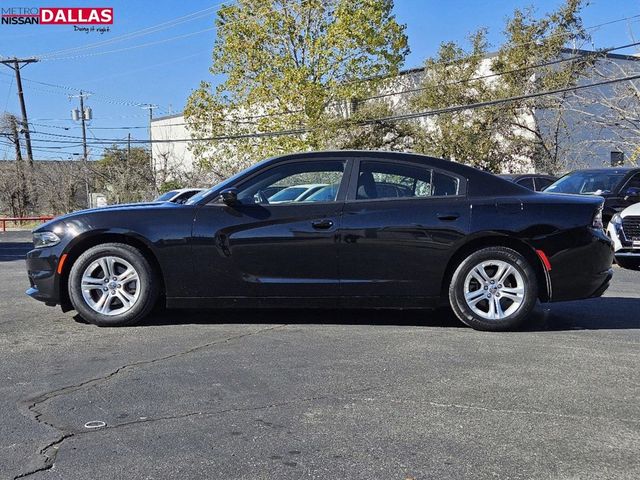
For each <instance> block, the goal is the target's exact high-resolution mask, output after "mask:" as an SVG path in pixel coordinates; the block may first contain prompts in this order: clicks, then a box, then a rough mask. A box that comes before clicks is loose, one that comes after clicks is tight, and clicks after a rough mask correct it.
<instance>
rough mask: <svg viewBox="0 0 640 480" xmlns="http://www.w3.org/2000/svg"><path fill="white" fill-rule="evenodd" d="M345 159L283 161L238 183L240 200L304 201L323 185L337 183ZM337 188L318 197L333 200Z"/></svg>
mask: <svg viewBox="0 0 640 480" xmlns="http://www.w3.org/2000/svg"><path fill="white" fill-rule="evenodd" d="M344 166H345V162H344V161H342V160H326V161H313V162H310V161H304V162H296V163H286V164H284V165H280V166H278V167H274V168H270V169H268V170H267V171H265V172H263V173H260V174H258V175H257V176H255V177H253V178H251V179H249V180H247V181H246V182H244V183H243V184H241V185H239V192H238V200H240V202H241V203H244V204H247V203H260V204H278V205H282V204H291V203H301V204H302V202H305V201H307V200H308V199H309V198H311V196H313V195H314V194H315V193H317V192H319V191H321V190H322V189H323V188H324V187H327V186H331V185H338V186H339V185H340V182H341V181H342V175H343V172H344ZM337 194H338V188H335V189H333V190H330V194H328V195H324V196H323V198H322V200H315V201H324V202H332V201H335V199H336V197H337Z"/></svg>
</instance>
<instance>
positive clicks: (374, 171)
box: [355, 161, 460, 200]
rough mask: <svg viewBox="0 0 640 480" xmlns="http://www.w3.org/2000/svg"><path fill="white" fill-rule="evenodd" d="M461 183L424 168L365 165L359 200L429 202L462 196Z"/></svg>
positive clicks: (400, 165)
mask: <svg viewBox="0 0 640 480" xmlns="http://www.w3.org/2000/svg"><path fill="white" fill-rule="evenodd" d="M459 190H460V180H459V179H458V178H456V177H454V176H452V175H448V174H446V173H443V172H440V171H435V170H433V169H431V168H429V167H424V166H421V165H409V164H405V163H392V162H378V161H363V162H361V163H360V171H359V172H358V185H357V188H356V195H355V197H356V200H374V199H393V198H426V197H433V196H449V195H458V193H459Z"/></svg>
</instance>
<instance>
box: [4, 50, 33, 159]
mask: <svg viewBox="0 0 640 480" xmlns="http://www.w3.org/2000/svg"><path fill="white" fill-rule="evenodd" d="M37 61H38V59H37V58H15V57H14V58H11V59H6V60H0V63H2V64H4V65H6V66H7V67H9V68H10V69H12V70H13V71H14V72H15V74H16V87H17V88H18V98H19V99H20V110H21V112H22V131H23V132H24V140H25V144H26V147H27V160H28V161H29V165H30V166H33V152H32V150H31V135H30V133H29V119H28V118H27V107H26V106H25V103H24V94H23V92H22V78H21V77H20V69H21V68H22V67H24V66H25V65H28V64H30V63H35V62H37Z"/></svg>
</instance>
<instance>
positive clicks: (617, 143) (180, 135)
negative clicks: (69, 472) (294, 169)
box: [151, 50, 640, 172]
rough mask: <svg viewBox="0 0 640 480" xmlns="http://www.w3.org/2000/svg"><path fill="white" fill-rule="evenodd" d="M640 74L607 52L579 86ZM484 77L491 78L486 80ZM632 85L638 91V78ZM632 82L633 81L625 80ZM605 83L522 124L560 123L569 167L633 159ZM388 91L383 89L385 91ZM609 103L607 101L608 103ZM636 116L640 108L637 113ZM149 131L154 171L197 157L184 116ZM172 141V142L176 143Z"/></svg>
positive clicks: (401, 109) (397, 99)
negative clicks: (561, 107) (561, 109)
mask: <svg viewBox="0 0 640 480" xmlns="http://www.w3.org/2000/svg"><path fill="white" fill-rule="evenodd" d="M593 53H594V52H591V51H586V50H579V51H573V50H566V51H565V54H564V55H566V56H575V55H593ZM491 61H492V57H488V58H487V59H486V61H485V62H483V64H482V68H481V70H480V71H479V72H478V75H479V76H482V75H486V74H487V73H490V71H491ZM634 74H640V57H636V56H633V55H618V54H608V55H607V57H606V58H600V59H598V60H597V61H596V64H595V66H594V67H593V68H592V69H590V70H589V75H587V76H586V77H585V78H584V79H582V80H581V81H580V84H591V83H595V82H599V81H602V80H605V79H607V78H620V77H624V76H629V75H634ZM423 75H424V69H423V68H416V69H411V70H406V71H403V72H401V73H400V74H399V76H398V77H397V78H396V79H394V81H393V82H390V83H389V85H388V87H386V89H383V90H382V91H381V93H388V92H402V91H406V90H412V89H415V88H416V87H419V86H420V83H421V78H422V76H423ZM487 81H493V79H489V80H487ZM636 82H637V83H635V87H636V88H637V89H638V91H640V80H637V81H636ZM628 83H631V82H627V84H628ZM621 85H622V84H616V85H605V86H600V87H594V88H590V89H585V90H581V91H580V92H579V93H573V94H568V95H567V97H566V98H565V101H566V108H565V109H564V110H563V111H562V115H561V117H562V118H561V119H560V120H559V118H558V115H557V112H547V111H544V110H538V111H536V112H535V113H534V115H533V118H523V123H525V124H527V125H532V123H533V122H535V126H536V127H537V130H539V131H540V132H543V133H544V134H545V135H554V134H555V132H556V131H557V130H558V129H557V122H558V121H561V122H562V128H561V129H562V132H563V134H562V135H560V136H558V141H557V145H558V150H559V152H560V158H562V160H563V163H564V165H565V167H566V169H567V170H570V169H572V168H580V167H583V168H584V167H601V166H607V165H610V164H611V162H613V161H614V159H615V161H619V160H620V158H623V159H625V160H628V159H633V158H635V155H636V154H637V152H636V149H637V148H638V144H636V140H637V138H631V136H630V129H629V127H628V126H625V125H618V124H617V122H616V120H615V118H610V117H611V113H612V110H613V109H612V108H611V105H610V104H612V103H614V102H612V101H611V99H613V98H614V97H615V96H616V94H618V93H619V92H620V90H619V89H620V86H621ZM385 90H386V91H385ZM409 98H410V95H408V94H402V93H398V94H393V95H390V96H389V97H386V101H387V102H388V103H389V104H390V105H391V106H392V109H393V110H394V111H395V112H397V113H406V112H407V111H410V106H409V103H408V99H409ZM608 104H609V105H608ZM635 116H636V117H640V112H636V114H635ZM429 123H430V122H429V121H428V120H425V119H423V120H421V121H420V124H421V125H422V126H423V127H424V128H429ZM638 134H640V127H639V128H638ZM151 135H152V139H153V140H154V142H157V143H154V144H153V157H154V162H155V165H156V169H158V170H165V171H183V172H185V171H190V170H191V169H192V168H193V166H194V164H195V162H196V159H195V158H194V157H193V155H192V153H191V152H190V151H189V148H188V142H185V141H179V140H184V139H188V138H191V137H190V135H189V131H188V129H187V127H186V125H185V120H184V117H183V116H182V115H170V116H166V117H158V118H156V119H154V120H153V121H152V125H151ZM174 140H175V141H174ZM519 160H520V163H521V165H522V169H523V170H532V169H533V164H534V163H533V161H532V159H519Z"/></svg>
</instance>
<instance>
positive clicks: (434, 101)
mask: <svg viewBox="0 0 640 480" xmlns="http://www.w3.org/2000/svg"><path fill="white" fill-rule="evenodd" d="M582 5H583V1H582V0H567V1H566V3H565V4H564V5H563V6H561V7H560V8H559V9H558V10H557V11H555V12H552V13H549V14H546V15H544V16H543V17H542V18H536V17H535V15H534V12H533V10H532V9H526V10H515V12H514V14H513V16H512V17H511V18H510V19H508V20H507V23H506V28H505V37H506V38H505V42H504V44H503V46H502V47H501V48H500V49H499V50H498V51H497V53H496V54H494V55H490V54H489V45H488V43H487V40H486V32H485V31H484V30H479V31H478V32H476V33H475V34H474V35H472V37H471V48H470V49H469V50H468V51H467V50H464V49H463V48H462V47H461V46H460V45H457V44H455V43H453V42H448V43H444V44H442V45H441V47H440V50H439V52H438V56H437V57H436V58H434V59H429V60H427V62H426V64H425V77H424V81H423V84H422V87H423V90H422V91H421V92H420V93H419V94H418V95H416V96H415V98H414V99H413V102H412V103H413V106H414V107H415V108H417V109H421V110H431V109H439V108H446V107H451V106H455V105H465V104H473V103H479V102H487V101H492V100H499V99H504V98H509V97H514V96H521V95H526V94H529V93H533V92H540V91H548V90H554V89H558V88H563V87H568V86H572V85H575V84H576V83H577V82H578V81H579V80H580V78H581V75H582V74H583V73H584V72H585V69H586V68H588V66H589V65H590V64H591V61H592V59H589V58H588V57H581V58H580V59H578V60H575V61H570V62H564V63H553V64H551V65H548V66H545V67H538V68H535V69H532V68H530V67H532V66H535V65H540V64H543V63H545V62H553V61H555V60H557V59H559V58H561V57H562V56H563V55H565V56H566V55H571V54H567V53H566V52H565V50H564V46H565V45H566V44H567V42H568V41H570V40H571V41H580V40H584V39H586V38H587V35H586V33H585V31H584V29H583V26H582V21H581V19H580V15H579V14H580V9H581V7H582ZM491 74H496V75H495V76H492V77H489V78H485V79H477V77H479V76H483V75H491ZM566 98H567V96H566V95H554V96H546V97H538V98H533V99H525V100H518V101H514V102H510V103H503V104H499V105H495V106H489V107H483V108H477V109H473V110H461V111H459V112H456V113H447V114H441V115H437V116H433V117H429V118H428V119H427V121H426V122H425V123H426V126H427V127H428V128H424V129H423V135H421V138H420V139H419V141H418V147H417V148H418V150H420V151H423V152H425V153H430V154H435V155H438V156H442V157H446V158H451V159H454V160H456V161H460V162H463V163H467V164H471V165H475V166H478V167H481V168H485V169H487V170H491V171H494V172H500V171H517V170H518V169H519V168H522V166H523V165H526V161H525V159H530V158H532V159H533V160H534V167H535V168H536V169H537V170H538V171H549V172H556V171H558V170H559V169H560V168H561V163H562V151H561V148H560V145H561V137H562V136H563V135H564V136H566V135H569V134H570V132H568V131H567V130H566V128H565V127H566V123H565V119H564V112H565V109H564V108H563V106H564V105H565V103H566ZM541 118H543V119H544V121H543V122H540V121H539V119H541Z"/></svg>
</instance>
